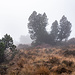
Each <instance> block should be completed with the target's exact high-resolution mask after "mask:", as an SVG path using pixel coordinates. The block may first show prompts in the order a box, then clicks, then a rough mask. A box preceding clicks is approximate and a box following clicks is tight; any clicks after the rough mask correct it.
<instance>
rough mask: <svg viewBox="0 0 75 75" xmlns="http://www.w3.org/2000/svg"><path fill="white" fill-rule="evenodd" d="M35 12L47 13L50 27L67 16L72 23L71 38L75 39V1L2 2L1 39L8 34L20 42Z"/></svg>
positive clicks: (4, 0) (19, 0) (31, 0)
mask: <svg viewBox="0 0 75 75" xmlns="http://www.w3.org/2000/svg"><path fill="white" fill-rule="evenodd" d="M34 10H35V11H37V12H38V13H41V14H42V13H44V12H45V13H46V14H47V16H48V19H49V21H48V22H49V25H51V24H52V23H53V22H54V21H55V20H58V21H59V20H60V19H61V17H62V16H63V15H65V16H66V17H67V19H68V20H69V21H70V22H71V23H72V33H71V37H75V21H74V20H75V0H0V38H1V37H2V36H4V35H5V34H6V33H7V34H10V35H11V36H12V37H13V39H15V40H16V41H19V38H20V36H21V35H27V34H28V28H27V23H28V18H29V16H30V15H31V13H32V12H33V11H34ZM48 29H49V28H48Z"/></svg>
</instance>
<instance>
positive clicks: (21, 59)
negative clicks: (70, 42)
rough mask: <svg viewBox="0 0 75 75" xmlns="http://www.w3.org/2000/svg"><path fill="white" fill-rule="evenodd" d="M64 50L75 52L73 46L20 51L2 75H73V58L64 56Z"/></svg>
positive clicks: (74, 66) (74, 74)
mask: <svg viewBox="0 0 75 75" xmlns="http://www.w3.org/2000/svg"><path fill="white" fill-rule="evenodd" d="M66 50H69V51H75V46H69V47H67V48H66V47H63V48H60V47H51V48H49V47H48V48H33V49H30V50H20V51H19V53H18V54H16V55H15V57H14V59H13V60H12V61H10V62H9V63H8V64H6V65H7V66H8V69H7V71H6V73H5V74H4V75H75V57H74V56H73V55H68V56H64V52H65V51H66ZM2 70H4V69H0V71H2ZM1 75H2V74H1Z"/></svg>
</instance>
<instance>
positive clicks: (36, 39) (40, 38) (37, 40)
mask: <svg viewBox="0 0 75 75" xmlns="http://www.w3.org/2000/svg"><path fill="white" fill-rule="evenodd" d="M28 21H29V23H28V29H29V33H30V37H31V39H32V40H33V42H32V45H33V46H37V45H40V44H43V43H46V44H50V45H57V44H61V43H62V42H64V41H67V40H68V37H69V36H70V33H71V27H72V24H71V23H70V22H69V21H68V20H67V18H66V17H65V16H64V15H63V16H62V18H61V19H60V22H59V23H58V21H57V20H55V21H54V22H53V23H52V25H51V26H50V27H51V28H50V29H51V30H50V32H47V30H46V26H47V25H48V18H47V15H46V13H44V14H40V13H39V14H37V12H36V11H33V13H32V14H31V15H30V17H29V19H28Z"/></svg>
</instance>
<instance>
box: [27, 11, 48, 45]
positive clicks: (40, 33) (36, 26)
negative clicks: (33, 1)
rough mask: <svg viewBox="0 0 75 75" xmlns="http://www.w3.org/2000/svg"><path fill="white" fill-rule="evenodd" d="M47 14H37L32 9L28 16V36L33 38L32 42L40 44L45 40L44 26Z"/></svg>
mask: <svg viewBox="0 0 75 75" xmlns="http://www.w3.org/2000/svg"><path fill="white" fill-rule="evenodd" d="M47 21H48V19H47V16H46V14H45V13H44V14H43V15H42V14H37V12H36V11H34V12H33V13H32V14H31V15H30V17H29V23H28V28H29V33H30V37H31V39H32V40H33V43H32V44H36V45H38V44H41V43H43V42H45V40H46V34H47V32H46V26H47V23H48V22H47Z"/></svg>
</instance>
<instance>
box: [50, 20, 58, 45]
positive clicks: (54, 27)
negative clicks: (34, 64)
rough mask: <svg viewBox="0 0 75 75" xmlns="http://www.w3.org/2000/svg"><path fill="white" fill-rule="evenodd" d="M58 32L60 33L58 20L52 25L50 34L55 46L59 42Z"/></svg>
mask: <svg viewBox="0 0 75 75" xmlns="http://www.w3.org/2000/svg"><path fill="white" fill-rule="evenodd" d="M58 32H59V26H58V22H57V20H55V21H54V22H53V23H52V26H51V32H50V35H51V38H52V43H53V44H55V43H57V41H58Z"/></svg>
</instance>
